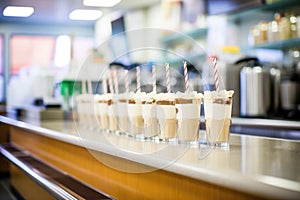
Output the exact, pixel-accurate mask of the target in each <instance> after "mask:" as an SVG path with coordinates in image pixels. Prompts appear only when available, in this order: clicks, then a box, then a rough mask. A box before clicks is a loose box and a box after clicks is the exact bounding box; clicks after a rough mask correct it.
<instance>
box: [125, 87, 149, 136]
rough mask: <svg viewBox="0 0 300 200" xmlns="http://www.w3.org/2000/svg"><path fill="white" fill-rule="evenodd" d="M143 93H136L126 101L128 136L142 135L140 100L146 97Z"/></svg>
mask: <svg viewBox="0 0 300 200" xmlns="http://www.w3.org/2000/svg"><path fill="white" fill-rule="evenodd" d="M145 96H146V93H145V92H137V93H133V94H132V95H130V97H129V99H128V105H127V108H128V118H129V135H131V136H136V135H140V134H142V133H143V115H142V100H143V99H145V98H146V97H145Z"/></svg>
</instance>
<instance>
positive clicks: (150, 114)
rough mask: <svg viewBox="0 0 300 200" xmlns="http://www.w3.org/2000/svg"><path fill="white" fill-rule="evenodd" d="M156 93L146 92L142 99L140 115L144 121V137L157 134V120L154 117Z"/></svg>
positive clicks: (151, 136)
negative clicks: (144, 97)
mask: <svg viewBox="0 0 300 200" xmlns="http://www.w3.org/2000/svg"><path fill="white" fill-rule="evenodd" d="M155 96H156V93H155V92H151V93H148V94H146V99H144V100H143V101H142V103H143V104H142V115H143V121H144V128H143V133H144V138H145V139H151V138H154V137H155V136H157V135H158V132H159V131H158V122H157V117H156V100H155Z"/></svg>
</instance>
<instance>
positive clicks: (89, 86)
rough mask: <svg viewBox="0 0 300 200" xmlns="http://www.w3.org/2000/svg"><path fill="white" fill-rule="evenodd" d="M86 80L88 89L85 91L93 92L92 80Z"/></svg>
mask: <svg viewBox="0 0 300 200" xmlns="http://www.w3.org/2000/svg"><path fill="white" fill-rule="evenodd" d="M87 82H88V91H87V93H88V94H93V87H92V81H91V80H88V81H87Z"/></svg>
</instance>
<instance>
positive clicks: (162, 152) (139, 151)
mask: <svg viewBox="0 0 300 200" xmlns="http://www.w3.org/2000/svg"><path fill="white" fill-rule="evenodd" d="M0 121H1V122H4V123H7V124H11V125H14V126H17V127H20V128H24V129H28V130H31V131H33V132H35V133H37V134H41V135H44V136H47V137H50V138H54V139H57V140H61V141H65V142H68V143H72V144H75V145H79V146H83V147H86V148H87V149H89V150H90V153H91V154H93V155H94V156H95V157H96V158H97V159H99V161H100V162H103V163H104V164H106V165H108V166H110V167H112V168H115V169H117V170H121V171H126V172H132V173H143V172H149V171H153V170H157V169H164V170H167V171H170V172H174V173H177V174H182V175H185V176H188V177H192V178H195V179H199V180H202V181H206V182H210V183H214V184H218V185H222V186H225V187H228V188H232V189H236V190H240V191H244V192H247V193H252V194H256V195H261V196H265V197H268V198H272V199H299V197H300V170H299V166H300V141H291V140H282V139H272V138H264V137H255V136H245V135H236V134H231V137H230V147H229V149H219V148H214V149H211V148H209V147H204V146H201V147H193V148H191V147H189V146H183V145H177V144H166V143H157V142H152V141H140V140H136V139H134V138H129V137H127V136H124V135H116V134H114V133H106V132H101V131H99V130H92V129H88V128H84V127H79V126H77V125H78V124H76V123H75V122H65V121H42V122H26V123H25V122H21V121H17V120H14V119H10V118H7V117H3V116H0ZM200 135H201V137H202V136H203V132H200ZM98 151H100V152H104V153H106V154H110V155H114V156H117V157H121V158H125V159H128V160H131V161H135V162H138V163H142V164H145V165H147V166H149V167H141V168H132V167H131V166H128V165H124V166H120V165H118V164H115V163H112V162H111V161H108V160H105V158H103V157H100V156H99V154H97V153H95V152H98Z"/></svg>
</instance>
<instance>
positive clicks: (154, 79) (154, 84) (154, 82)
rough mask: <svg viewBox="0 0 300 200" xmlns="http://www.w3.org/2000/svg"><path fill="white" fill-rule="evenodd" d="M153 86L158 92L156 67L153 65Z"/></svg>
mask: <svg viewBox="0 0 300 200" xmlns="http://www.w3.org/2000/svg"><path fill="white" fill-rule="evenodd" d="M152 84H153V85H152V86H153V92H154V93H156V67H155V66H154V65H152Z"/></svg>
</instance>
